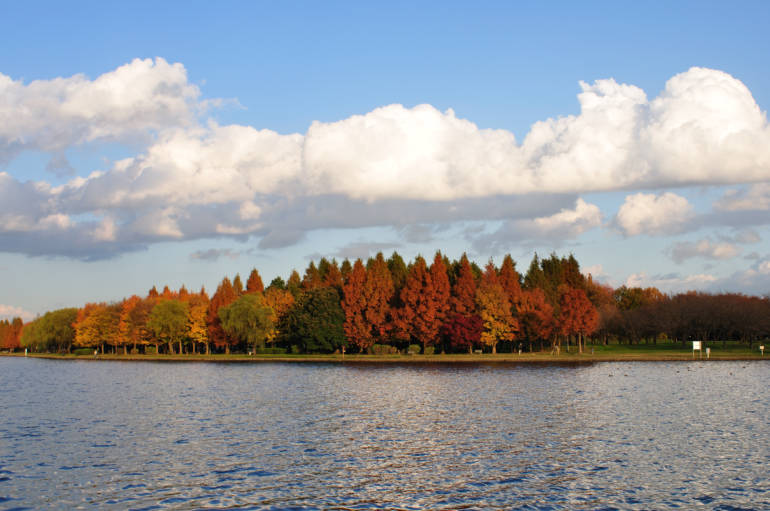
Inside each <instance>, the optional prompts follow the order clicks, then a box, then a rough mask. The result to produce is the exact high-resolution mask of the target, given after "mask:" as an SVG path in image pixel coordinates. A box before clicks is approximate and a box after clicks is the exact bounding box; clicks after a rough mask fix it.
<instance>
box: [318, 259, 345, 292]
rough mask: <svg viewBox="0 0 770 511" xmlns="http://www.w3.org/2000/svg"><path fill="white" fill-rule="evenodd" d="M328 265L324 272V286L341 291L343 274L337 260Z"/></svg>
mask: <svg viewBox="0 0 770 511" xmlns="http://www.w3.org/2000/svg"><path fill="white" fill-rule="evenodd" d="M321 261H323V259H322V260H321ZM327 264H328V265H327V266H326V268H325V270H324V272H323V283H322V285H323V286H325V287H333V288H335V289H336V290H337V291H341V290H342V272H341V271H340V267H339V265H338V264H337V260H336V259H332V260H331V262H330V263H327ZM319 266H320V265H319Z"/></svg>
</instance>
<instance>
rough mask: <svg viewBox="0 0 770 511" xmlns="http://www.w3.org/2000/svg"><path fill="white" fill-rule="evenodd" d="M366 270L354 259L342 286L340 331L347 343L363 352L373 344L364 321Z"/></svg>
mask: <svg viewBox="0 0 770 511" xmlns="http://www.w3.org/2000/svg"><path fill="white" fill-rule="evenodd" d="M365 286H366V269H365V268H364V264H363V263H362V262H361V259H356V262H355V263H354V264H353V269H352V270H351V271H350V275H348V278H347V280H346V281H345V284H344V285H343V286H342V294H343V296H342V304H341V305H342V311H343V312H344V313H345V322H344V323H343V325H342V329H343V331H344V332H345V337H346V338H347V340H348V342H349V343H350V344H352V345H354V346H356V347H357V348H358V349H359V350H360V351H364V350H366V349H367V348H369V347H370V346H371V345H372V344H374V340H373V339H372V335H371V328H370V325H369V324H368V323H367V321H366V316H365V311H366V295H365V290H364V288H365Z"/></svg>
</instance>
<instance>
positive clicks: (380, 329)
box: [354, 252, 393, 343]
mask: <svg viewBox="0 0 770 511" xmlns="http://www.w3.org/2000/svg"><path fill="white" fill-rule="evenodd" d="M354 271H355V270H354ZM363 295H364V296H363V299H364V318H365V321H366V323H367V324H368V326H369V332H370V335H369V337H370V339H371V340H372V342H380V343H383V342H384V339H385V337H386V334H387V332H388V330H389V328H388V326H389V325H388V320H389V317H390V299H391V297H392V296H393V279H392V278H391V276H390V270H388V264H387V263H386V262H385V258H384V257H383V256H382V252H379V253H378V254H377V255H376V256H375V258H374V259H372V262H371V264H370V265H369V268H368V269H367V271H366V280H365V281H364V288H363Z"/></svg>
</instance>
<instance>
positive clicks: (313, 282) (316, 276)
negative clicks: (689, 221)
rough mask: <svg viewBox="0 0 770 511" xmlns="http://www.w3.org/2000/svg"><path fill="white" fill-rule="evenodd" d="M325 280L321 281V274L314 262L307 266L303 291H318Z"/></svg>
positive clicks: (303, 278)
mask: <svg viewBox="0 0 770 511" xmlns="http://www.w3.org/2000/svg"><path fill="white" fill-rule="evenodd" d="M322 282H323V280H322V279H321V272H320V271H318V268H316V265H315V263H314V262H313V261H310V264H308V265H307V268H306V269H305V276H304V277H302V290H303V291H308V290H310V289H316V288H319V287H321V284H322Z"/></svg>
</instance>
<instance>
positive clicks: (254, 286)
mask: <svg viewBox="0 0 770 511" xmlns="http://www.w3.org/2000/svg"><path fill="white" fill-rule="evenodd" d="M264 291H265V286H264V284H262V277H260V276H259V272H258V271H257V269H256V268H254V269H253V270H251V273H250V274H249V278H248V280H246V292H247V293H262V292H264Z"/></svg>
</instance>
